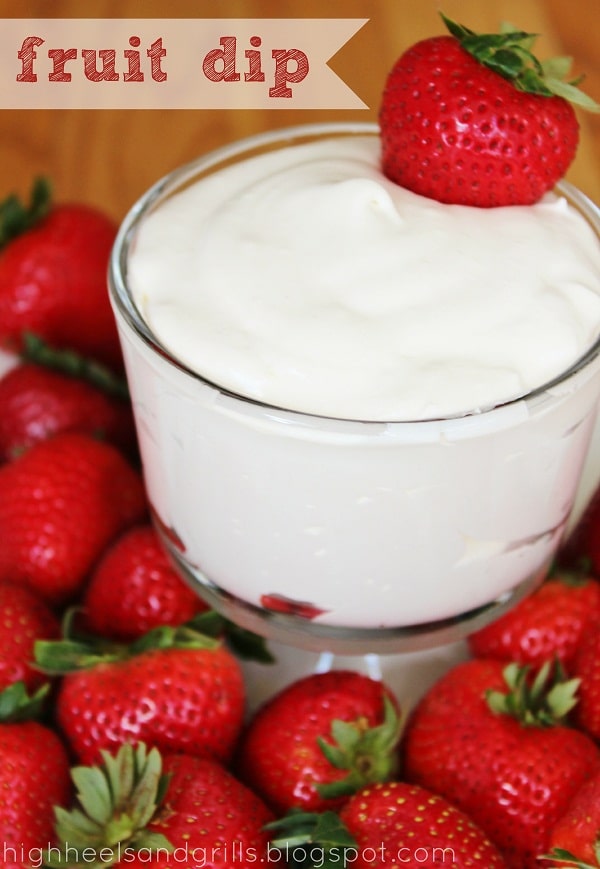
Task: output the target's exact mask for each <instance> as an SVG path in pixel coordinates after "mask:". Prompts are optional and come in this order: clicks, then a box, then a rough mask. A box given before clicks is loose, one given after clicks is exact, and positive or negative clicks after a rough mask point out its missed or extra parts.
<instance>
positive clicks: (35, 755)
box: [0, 683, 71, 869]
mask: <svg viewBox="0 0 600 869" xmlns="http://www.w3.org/2000/svg"><path fill="white" fill-rule="evenodd" d="M37 706H38V702H37V700H33V699H32V700H31V701H30V698H28V697H27V695H26V694H25V692H24V690H23V686H22V685H21V684H20V683H16V684H15V685H12V686H11V687H10V688H7V689H6V690H5V691H4V692H3V693H2V694H0V793H1V794H2V797H1V798H0V840H1V842H2V852H1V853H2V859H1V863H2V866H3V867H6V869H22V867H23V866H30V865H36V863H34V862H33V861H34V860H36V858H37V859H38V862H37V865H40V862H39V858H40V857H41V852H42V849H43V848H46V847H47V845H48V843H49V842H51V841H52V839H53V835H54V807H55V806H65V805H67V804H68V802H69V800H70V797H71V784H70V778H69V759H68V756H67V752H66V749H65V747H64V745H63V743H62V742H61V740H60V739H59V737H58V736H57V735H56V733H54V731H52V730H50V728H48V727H46V726H44V725H43V724H40V723H39V722H38V721H36V720H33V719H31V720H30V719H28V716H29V715H35V714H36V711H37Z"/></svg>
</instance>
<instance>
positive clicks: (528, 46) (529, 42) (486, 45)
mask: <svg viewBox="0 0 600 869" xmlns="http://www.w3.org/2000/svg"><path fill="white" fill-rule="evenodd" d="M440 16H441V18H442V21H443V22H444V24H445V25H446V27H447V28H448V31H449V32H450V33H451V35H452V36H454V37H455V38H456V39H458V41H459V42H460V44H461V46H462V47H463V48H464V49H465V51H468V52H469V54H471V55H472V56H473V57H475V58H476V59H477V60H478V61H479V62H480V63H482V64H483V65H484V66H487V67H488V69H491V70H493V71H494V72H496V73H498V75H501V76H502V77H503V78H506V79H508V80H509V81H511V82H512V83H513V85H514V86H515V87H516V88H517V89H518V90H521V91H524V92H526V93H531V94H540V95H542V96H558V97H562V99H565V100H567V101H568V102H570V103H573V105H576V106H579V107H580V108H582V109H586V110H587V111H590V112H600V105H598V103H597V102H596V101H595V100H593V99H592V98H591V97H590V96H588V95H587V94H585V93H584V92H583V91H581V90H579V88H578V87H577V85H578V84H579V83H580V82H581V80H582V77H581V76H580V77H579V78H577V79H573V80H571V81H565V79H566V77H567V76H568V75H569V72H570V69H571V58H569V57H555V58H551V59H550V60H547V61H545V62H543V63H542V62H540V61H539V60H538V59H537V57H536V56H535V55H534V54H533V52H532V48H533V45H534V43H535V40H536V39H537V34H535V33H527V32H525V31H524V30H516V29H515V28H513V27H512V25H504V26H503V28H502V30H501V32H500V33H475V32H474V31H473V30H469V28H468V27H465V26H464V25H462V24H457V23H456V22H455V21H452V19H450V18H447V17H446V16H445V15H443V14H442V13H440Z"/></svg>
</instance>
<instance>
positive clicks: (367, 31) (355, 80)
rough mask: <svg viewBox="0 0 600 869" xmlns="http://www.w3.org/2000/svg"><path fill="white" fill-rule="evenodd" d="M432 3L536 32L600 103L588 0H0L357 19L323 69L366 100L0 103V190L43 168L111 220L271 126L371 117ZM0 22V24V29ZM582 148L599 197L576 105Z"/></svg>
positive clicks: (153, 13)
mask: <svg viewBox="0 0 600 869" xmlns="http://www.w3.org/2000/svg"><path fill="white" fill-rule="evenodd" d="M440 6H441V8H442V9H443V11H444V12H445V13H446V14H447V15H449V16H450V17H452V18H455V19H457V20H459V21H460V22H461V23H464V24H466V25H467V26H469V27H471V28H473V29H476V30H479V29H481V30H495V29H496V28H497V26H498V24H499V22H501V21H510V22H511V23H513V24H515V25H517V26H518V27H520V28H523V29H526V30H530V31H532V32H536V33H539V34H541V35H540V38H539V40H538V43H537V47H538V49H539V54H540V56H542V57H547V56H549V55H550V54H556V53H560V54H569V55H571V56H572V57H573V70H574V72H575V73H581V72H585V73H586V76H587V78H586V82H585V84H584V89H586V90H587V91H588V92H589V93H590V94H591V95H592V96H593V97H594V98H595V99H596V100H598V101H600V28H599V27H598V24H597V22H598V13H599V12H600V2H599V0H575V2H567V0H443V2H442V3H440V2H438V0H343V2H342V0H281V2H274V0H211V2H208V0H169V2H168V3H166V2H161V0H85V2H84V0H52V2H50V0H22V2H18V0H17V2H14V0H11V2H7V0H0V17H1V18H45V17H57V18H71V17H73V18H76V17H78V18H80V17H92V18H119V17H120V18H178V17H182V18H189V17H194V18H228V17H231V18H236V17H237V18H264V17H276V18H302V17H307V18H312V17H315V18H317V17H322V18H368V19H369V21H368V23H367V24H366V25H365V27H364V28H363V29H362V30H361V31H360V32H359V33H358V34H357V35H356V36H355V37H354V38H353V39H352V40H351V41H350V42H349V43H347V45H346V46H345V47H344V48H343V49H342V50H341V51H340V52H339V53H338V54H337V55H336V56H335V57H334V58H333V59H332V61H331V66H332V67H333V69H334V70H335V71H336V72H337V73H338V74H340V75H341V76H342V78H343V79H344V80H345V81H346V82H347V83H348V85H349V86H350V87H352V89H353V90H354V91H355V92H356V93H357V94H358V95H359V96H360V97H361V99H362V100H363V101H364V102H365V103H366V104H367V105H368V106H369V108H368V109H365V110H358V111H356V110H354V111H341V110H339V111H329V112H325V111H313V110H294V109H265V110H257V109H253V110H221V111H216V110H213V111H208V110H186V111H181V110H134V111H115V110H60V111H59V110H49V109H41V110H40V109H35V110H3V111H0V196H2V197H3V196H5V195H6V194H7V193H9V192H12V191H16V192H19V193H22V194H23V193H25V192H26V191H27V190H28V189H29V186H30V183H31V180H32V178H33V176H34V175H38V174H44V175H48V176H49V177H50V178H51V179H52V180H53V184H54V188H55V192H56V196H57V198H60V199H79V200H83V201H87V202H91V203H95V204H97V205H99V206H101V207H103V208H105V209H106V210H108V211H109V212H110V213H111V214H112V215H113V216H115V217H116V218H120V217H122V216H123V215H124V213H125V212H126V210H127V209H128V208H129V206H130V205H132V204H133V202H134V201H135V200H136V199H137V197H138V196H139V195H140V194H141V193H143V191H144V190H145V189H146V188H147V187H148V186H149V185H150V184H151V183H153V182H154V181H155V180H156V179H157V178H158V177H160V176H162V175H163V174H165V173H166V172H168V171H169V170H171V169H173V168H174V167H176V166H177V165H178V164H181V163H182V162H184V161H187V160H190V159H192V158H193V157H196V156H198V155H199V154H201V153H203V152H205V151H207V150H209V149H211V148H214V147H216V146H218V145H221V144H224V143H226V142H229V141H232V140H234V139H236V138H238V137H240V136H244V135H247V134H251V133H257V132H260V131H263V130H267V129H270V128H274V127H281V126H286V125H288V124H296V123H303V122H312V121H321V120H361V121H374V120H376V118H377V110H378V104H379V93H380V89H381V86H382V83H383V81H384V78H385V75H386V73H387V71H388V69H389V68H390V66H391V65H392V63H393V62H394V60H395V58H396V57H397V56H398V55H399V54H400V53H401V52H402V51H403V50H404V49H405V48H407V47H408V46H409V45H410V44H411V43H413V42H415V41H416V40H418V39H422V38H425V37H427V36H430V35H433V34H435V33H441V32H442V31H443V26H442V24H441V22H440V19H439V15H438V11H439V9H440ZM0 26H1V25H0ZM579 118H580V123H581V144H580V148H579V152H578V156H577V159H576V162H575V164H574V166H573V167H572V169H571V171H570V173H569V179H570V180H571V181H573V182H574V183H575V184H577V186H579V187H580V188H581V189H583V190H584V192H586V193H587V194H588V195H589V196H590V197H591V198H593V199H594V200H596V201H597V202H600V115H590V114H585V113H579Z"/></svg>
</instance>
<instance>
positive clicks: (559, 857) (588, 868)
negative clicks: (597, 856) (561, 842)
mask: <svg viewBox="0 0 600 869" xmlns="http://www.w3.org/2000/svg"><path fill="white" fill-rule="evenodd" d="M538 859H539V860H552V865H553V866H570V867H572V869H597V866H598V864H597V863H596V864H595V866H592V865H591V864H590V863H582V862H581V860H578V859H577V857H575V856H574V855H573V854H571V852H570V851H565V850H564V848H554V849H553V850H552V851H551V852H550V853H549V854H543V855H542V856H541V857H539V858H538Z"/></svg>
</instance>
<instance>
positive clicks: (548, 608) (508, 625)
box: [469, 571, 600, 672]
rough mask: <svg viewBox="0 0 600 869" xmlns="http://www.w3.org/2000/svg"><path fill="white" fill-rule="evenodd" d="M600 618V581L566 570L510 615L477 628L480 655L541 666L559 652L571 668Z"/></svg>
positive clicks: (473, 640) (475, 646)
mask: <svg viewBox="0 0 600 869" xmlns="http://www.w3.org/2000/svg"><path fill="white" fill-rule="evenodd" d="M595 621H600V583H598V582H597V581H596V580H595V579H594V578H592V577H590V576H578V575H576V574H569V573H566V572H565V571H562V572H559V573H557V574H556V575H554V576H552V577H551V578H550V579H547V580H546V582H544V583H543V584H542V585H541V586H540V587H539V588H538V589H537V590H536V591H535V592H534V593H533V594H531V595H529V597H526V598H525V599H524V600H522V601H521V602H520V603H519V604H517V606H515V607H514V608H513V609H512V610H510V612H508V613H506V615H504V616H502V617H501V618H499V619H498V620H497V621H495V622H492V623H491V624H489V625H487V626H486V627H485V628H482V629H481V630H480V631H477V632H476V633H474V634H471V636H470V637H469V647H470V650H471V652H472V654H473V655H474V657H476V658H498V659H499V660H502V661H506V662H507V663H508V662H510V661H517V662H518V663H520V664H531V665H532V666H533V667H541V666H542V664H543V663H544V661H549V660H552V658H558V660H559V661H560V662H561V664H562V665H563V667H564V668H565V670H566V671H567V672H570V671H571V668H572V666H573V658H574V655H575V652H576V649H577V646H578V645H579V642H580V641H581V638H582V636H583V635H584V633H585V632H586V631H587V630H588V629H589V626H590V625H591V624H592V623H593V622H595Z"/></svg>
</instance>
